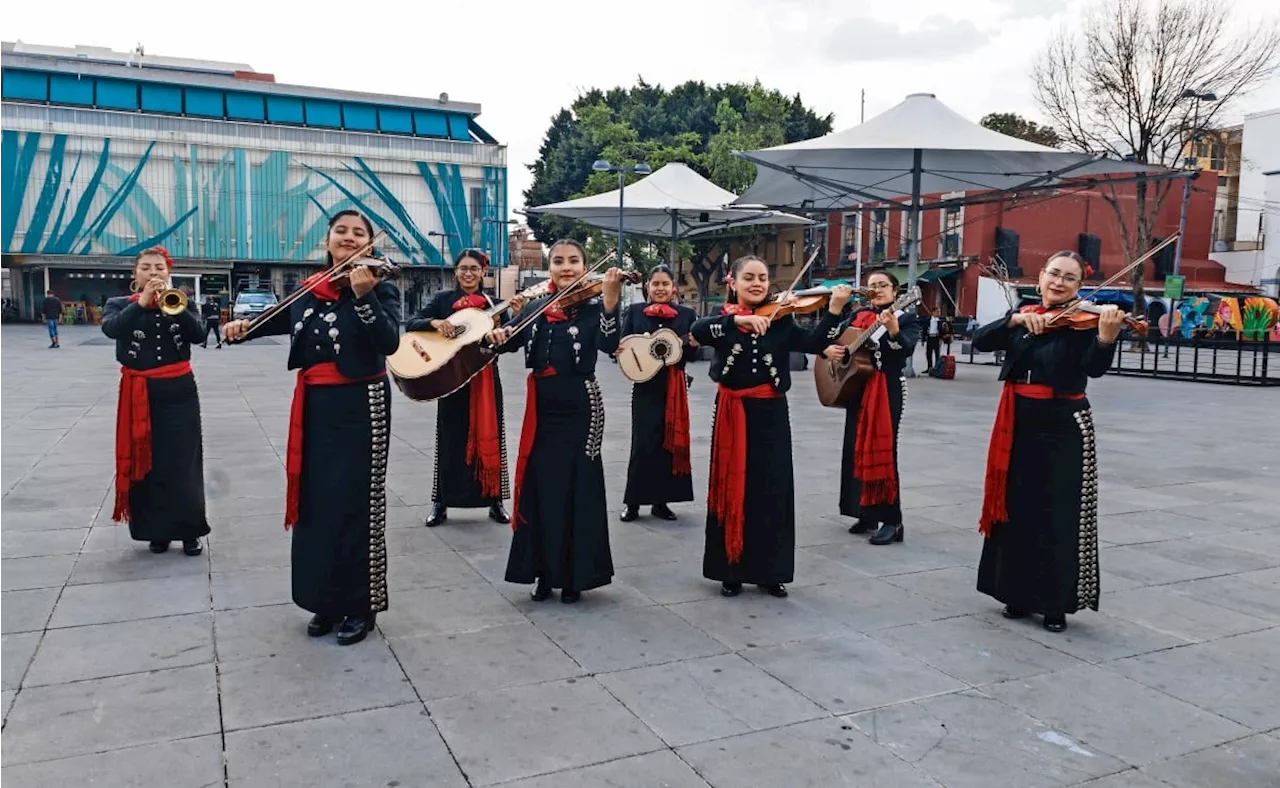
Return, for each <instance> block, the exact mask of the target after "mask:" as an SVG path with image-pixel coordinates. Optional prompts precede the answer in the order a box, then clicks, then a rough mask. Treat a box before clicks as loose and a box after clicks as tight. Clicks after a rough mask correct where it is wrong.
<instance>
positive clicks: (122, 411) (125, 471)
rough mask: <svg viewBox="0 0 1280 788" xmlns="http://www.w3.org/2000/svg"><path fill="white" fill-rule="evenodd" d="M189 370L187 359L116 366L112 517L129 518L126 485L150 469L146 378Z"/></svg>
mask: <svg viewBox="0 0 1280 788" xmlns="http://www.w3.org/2000/svg"><path fill="white" fill-rule="evenodd" d="M190 374H191V362H190V361H179V362H178V363H177V364H166V365H165V366H163V367H156V368H155V369H146V370H138V369H129V368H128V367H121V368H120V401H119V405H117V407H116V505H115V509H114V510H113V511H112V513H111V519H112V520H115V521H116V522H128V521H129V488H130V487H131V486H132V485H133V483H134V482H137V481H141V480H142V479H143V477H145V476H146V475H147V474H148V473H150V472H151V402H150V400H149V399H148V398H147V381H148V380H170V379H172V378H180V377H182V376H183V375H190Z"/></svg>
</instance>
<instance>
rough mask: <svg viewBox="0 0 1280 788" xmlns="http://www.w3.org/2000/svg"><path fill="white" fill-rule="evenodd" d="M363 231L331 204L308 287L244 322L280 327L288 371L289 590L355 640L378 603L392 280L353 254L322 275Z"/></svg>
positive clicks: (234, 332)
mask: <svg viewBox="0 0 1280 788" xmlns="http://www.w3.org/2000/svg"><path fill="white" fill-rule="evenodd" d="M372 235H373V226H372V225H371V224H370V223H369V220H368V219H366V218H365V217H364V216H363V215H362V214H360V213H358V212H357V211H352V210H346V211H340V212H339V213H337V214H335V215H334V216H333V218H332V219H330V220H329V232H328V234H327V236H326V237H325V245H326V247H327V248H328V254H327V256H326V257H327V265H326V267H325V269H324V270H322V271H321V272H320V273H318V274H316V275H315V276H313V277H311V278H310V279H308V280H307V281H306V283H304V287H314V289H312V290H311V292H310V293H308V294H307V295H305V296H303V297H301V298H299V299H298V300H297V301H294V302H293V303H292V305H291V309H290V310H289V311H287V312H285V311H282V312H281V313H280V314H279V315H277V316H276V317H275V318H274V319H272V320H270V321H269V322H267V323H266V324H265V325H264V326H263V327H262V329H261V330H259V331H255V332H254V334H253V336H268V335H272V334H292V338H293V339H292V345H291V347H290V349H289V369H297V370H299V372H298V383H297V386H296V387H295V388H294V393H293V407H292V409H291V413H290V417H289V448H288V460H287V463H286V475H287V479H288V494H287V499H286V503H285V527H286V528H293V556H292V566H293V601H294V603H295V604H297V605H298V606H299V607H301V608H303V609H304V610H308V611H310V612H311V613H314V614H315V615H314V616H313V617H312V619H311V622H310V623H309V624H308V625H307V634H308V635H311V636H312V637H321V636H323V635H326V634H328V633H329V632H331V631H332V630H333V628H334V627H335V626H338V627H339V628H338V643H339V644H340V645H348V644H351V643H358V642H359V641H361V640H364V638H365V635H366V634H367V633H368V632H369V631H370V630H372V629H373V627H374V624H375V622H376V616H377V614H378V613H380V612H382V611H384V610H386V609H387V549H386V542H385V540H384V530H385V528H386V516H387V499H386V478H387V447H388V441H389V437H390V433H391V399H390V394H391V388H390V385H389V383H388V382H387V372H386V356H387V355H388V354H390V353H392V352H394V351H395V349H396V347H397V345H398V343H399V335H400V291H399V290H398V289H397V288H396V287H395V285H392V284H390V283H388V282H385V281H379V280H378V278H377V277H376V276H375V274H374V273H373V272H372V271H371V270H370V268H369V267H367V266H364V265H355V266H352V267H350V276H349V284H347V283H345V282H339V283H335V282H334V281H331V280H332V272H331V269H332V268H333V267H334V266H335V265H338V264H343V263H346V262H348V261H349V260H350V259H351V258H352V256H353V255H355V254H357V253H358V252H359V251H360V250H362V249H368V248H369V244H370V240H371V237H372ZM371 262H372V261H371ZM248 325H249V324H248V322H247V321H244V320H237V321H234V322H232V323H228V324H227V325H226V327H225V328H223V335H224V336H225V338H226V339H227V340H229V341H232V342H235V341H237V340H240V339H242V338H244V337H245V332H246V330H247V328H248ZM295 526H296V527H295Z"/></svg>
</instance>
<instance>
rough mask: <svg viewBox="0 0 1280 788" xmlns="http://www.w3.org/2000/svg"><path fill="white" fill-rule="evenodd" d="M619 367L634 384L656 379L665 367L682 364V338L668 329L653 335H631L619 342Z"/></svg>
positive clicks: (661, 329) (659, 330)
mask: <svg viewBox="0 0 1280 788" xmlns="http://www.w3.org/2000/svg"><path fill="white" fill-rule="evenodd" d="M617 357H618V368H619V369H621V370H622V374H623V375H626V376H627V379H628V380H630V381H632V382H633V383H644V382H646V381H650V380H653V377H654V375H657V374H658V373H659V372H661V371H662V369H663V367H669V366H671V365H673V364H679V363H680V359H681V358H683V357H684V343H682V342H681V341H680V335H679V334H677V333H676V332H674V331H672V330H671V329H669V328H660V329H658V330H657V331H654V332H653V333H652V334H630V335H628V336H625V337H623V338H622V339H620V340H618V356H617Z"/></svg>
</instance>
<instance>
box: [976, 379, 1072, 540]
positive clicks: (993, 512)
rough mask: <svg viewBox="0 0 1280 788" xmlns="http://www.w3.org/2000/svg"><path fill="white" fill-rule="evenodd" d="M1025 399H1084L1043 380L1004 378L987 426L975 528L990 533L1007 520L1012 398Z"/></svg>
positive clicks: (1012, 421) (988, 534)
mask: <svg viewBox="0 0 1280 788" xmlns="http://www.w3.org/2000/svg"><path fill="white" fill-rule="evenodd" d="M1018 397H1027V398H1029V399H1068V400H1078V399H1084V394H1055V393H1054V391H1053V387H1052V386H1047V385H1044V384H1043V383H1013V382H1006V383H1005V384H1004V390H1003V391H1001V392H1000V405H999V406H998V407H997V408H996V423H995V426H993V427H992V428H991V443H990V444H989V445H988V446H987V481H986V487H985V489H984V491H983V495H982V519H981V520H979V521H978V532H979V533H981V534H982V535H983V536H986V537H989V536H991V529H992V528H993V527H995V525H996V523H1005V522H1008V521H1009V508H1008V501H1007V500H1006V499H1007V497H1008V492H1009V463H1010V459H1011V457H1012V455H1013V423H1014V414H1015V400H1016V399H1017V398H1018Z"/></svg>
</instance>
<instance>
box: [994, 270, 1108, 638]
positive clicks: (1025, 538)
mask: <svg viewBox="0 0 1280 788" xmlns="http://www.w3.org/2000/svg"><path fill="white" fill-rule="evenodd" d="M1089 273H1090V271H1089V268H1088V266H1087V264H1086V263H1085V262H1084V260H1083V259H1082V258H1081V257H1080V256H1079V255H1077V254H1076V253H1074V252H1058V253H1057V254H1055V255H1053V256H1052V257H1050V258H1049V260H1048V262H1046V263H1045V265H1044V268H1043V269H1042V270H1041V271H1040V281H1039V285H1038V286H1037V288H1036V290H1037V292H1039V293H1040V295H1041V299H1042V301H1041V303H1040V304H1038V305H1034V306H1026V307H1023V308H1021V309H1019V310H1014V311H1011V312H1010V313H1009V314H1008V315H1006V316H1005V317H1003V318H1001V319H1000V320H997V321H995V322H993V323H990V324H988V325H985V326H982V327H981V328H979V329H978V330H977V331H976V332H975V333H974V335H973V345H974V347H975V348H976V349H977V350H979V351H981V352H984V353H987V352H992V351H995V350H1003V351H1005V354H1006V355H1005V360H1004V365H1003V366H1002V367H1001V370H1000V380H1003V381H1004V390H1003V394H1002V395H1001V397H1000V405H999V408H998V410H997V413H996V422H995V427H994V429H993V430H992V432H991V444H990V447H989V448H988V450H987V479H986V490H985V495H984V498H983V503H982V518H981V521H980V524H979V530H980V531H981V532H982V534H983V536H985V537H986V542H985V543H984V544H983V547H982V561H981V563H980V565H979V567H978V590H979V591H981V592H982V593H984V594H988V595H990V596H992V597H995V598H996V599H998V600H999V601H1001V602H1003V603H1004V604H1005V609H1004V615H1005V617H1006V618H1023V617H1025V616H1027V615H1030V614H1032V613H1036V614H1039V615H1042V616H1044V627H1045V629H1047V630H1049V631H1050V632H1061V631H1063V630H1064V629H1066V628H1067V620H1066V616H1067V614H1068V613H1075V612H1077V611H1078V610H1081V609H1083V608H1086V607H1087V608H1091V609H1093V610H1097V609H1098V594H1099V585H1098V518H1097V511H1098V466H1097V457H1098V455H1097V444H1096V441H1095V436H1094V429H1093V412H1092V410H1091V409H1090V407H1089V401H1088V400H1087V399H1085V386H1086V383H1087V381H1088V378H1100V377H1102V376H1103V375H1104V374H1106V371H1107V369H1108V368H1109V367H1110V366H1111V362H1112V359H1113V357H1114V355H1115V343H1116V340H1117V339H1118V338H1119V336H1120V329H1121V326H1122V325H1123V323H1124V313H1123V312H1121V311H1120V310H1119V309H1116V308H1114V307H1110V308H1104V309H1103V310H1102V311H1101V314H1100V315H1099V316H1098V317H1097V328H1096V329H1086V330H1072V329H1070V328H1066V329H1061V330H1055V329H1056V328H1057V326H1059V325H1063V323H1058V322H1057V320H1056V317H1055V315H1056V314H1058V310H1061V309H1062V308H1064V307H1067V306H1070V305H1072V304H1074V303H1075V302H1076V301H1077V299H1078V297H1079V296H1078V294H1079V291H1080V284H1081V282H1082V281H1083V280H1084V278H1085V277H1086V276H1088V275H1089ZM1064 322H1065V321H1064Z"/></svg>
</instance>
